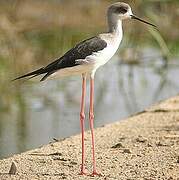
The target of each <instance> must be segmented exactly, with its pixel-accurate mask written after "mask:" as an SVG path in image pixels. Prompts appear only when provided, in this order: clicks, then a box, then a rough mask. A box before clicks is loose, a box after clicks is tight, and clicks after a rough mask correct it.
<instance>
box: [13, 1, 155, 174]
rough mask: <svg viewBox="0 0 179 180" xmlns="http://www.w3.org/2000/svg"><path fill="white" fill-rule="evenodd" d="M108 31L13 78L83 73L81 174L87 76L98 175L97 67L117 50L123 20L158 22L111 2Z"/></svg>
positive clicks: (93, 156) (93, 151) (82, 171)
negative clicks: (95, 98) (148, 19)
mask: <svg viewBox="0 0 179 180" xmlns="http://www.w3.org/2000/svg"><path fill="white" fill-rule="evenodd" d="M107 18H108V26H109V31H108V32H107V33H102V34H99V35H98V36H95V37H92V38H90V39H87V40H84V41H82V42H80V43H79V44H77V45H76V46H75V47H74V48H72V49H71V50H69V51H68V52H67V53H66V54H64V55H63V56H62V57H60V58H58V59H56V60H55V61H54V62H52V63H50V64H49V65H47V66H44V67H42V68H40V69H38V70H36V71H33V72H30V73H28V74H25V75H23V76H20V77H18V78H16V79H14V80H18V79H22V78H26V77H30V78H34V77H36V76H39V75H44V76H43V78H42V79H41V81H44V80H46V79H47V78H53V77H63V76H71V75H82V80H83V82H82V98H81V112H80V124H81V131H82V164H81V172H80V174H85V166H84V162H85V161H84V160H85V150H84V120H85V112H84V107H85V95H86V78H87V75H89V76H90V109H89V121H90V129H91V135H92V159H93V173H92V175H98V173H97V171H96V160H95V143H94V132H93V129H94V126H93V122H94V105H93V104H94V76H95V73H96V70H97V69H98V68H99V67H100V66H102V65H104V64H105V63H107V62H108V61H109V60H110V59H111V58H112V56H113V55H114V54H115V53H116V51H117V49H118V47H119V45H120V43H121V40H122V37H123V30H122V21H123V20H125V19H136V20H139V21H141V22H144V23H146V24H149V25H151V26H154V27H156V26H155V25H153V24H151V23H149V22H147V21H144V20H142V19H140V18H138V17H136V16H135V15H133V13H132V10H131V7H130V6H129V5H128V4H126V3H121V2H118V3H115V4H112V5H111V6H110V7H109V8H108V11H107Z"/></svg>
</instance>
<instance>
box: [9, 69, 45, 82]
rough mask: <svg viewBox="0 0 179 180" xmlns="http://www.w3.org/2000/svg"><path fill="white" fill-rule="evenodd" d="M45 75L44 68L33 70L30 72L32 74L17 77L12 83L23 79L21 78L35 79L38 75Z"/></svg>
mask: <svg viewBox="0 0 179 180" xmlns="http://www.w3.org/2000/svg"><path fill="white" fill-rule="evenodd" d="M45 73H46V72H45V70H44V68H40V69H37V70H35V71H32V72H30V73H28V74H25V75H23V76H19V77H17V78H15V79H13V80H12V81H16V80H19V79H23V78H26V77H29V79H31V78H34V77H36V76H39V75H41V74H45Z"/></svg>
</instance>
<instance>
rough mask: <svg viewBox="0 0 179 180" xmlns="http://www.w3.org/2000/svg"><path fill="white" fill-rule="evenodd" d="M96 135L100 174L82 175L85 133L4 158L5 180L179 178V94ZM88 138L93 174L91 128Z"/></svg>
mask: <svg viewBox="0 0 179 180" xmlns="http://www.w3.org/2000/svg"><path fill="white" fill-rule="evenodd" d="M95 135H96V156H97V169H98V171H99V172H100V173H101V176H100V177H98V176H97V177H91V176H80V175H78V173H79V165H80V162H81V144H80V143H81V142H80V138H81V136H80V135H77V136H73V137H70V138H66V139H64V140H61V141H58V142H52V143H50V144H48V145H45V146H43V147H41V148H38V149H35V150H31V151H28V152H25V153H22V154H19V155H14V156H13V157H10V158H7V159H3V160H0V179H1V180H5V179H106V180H108V179H111V180H112V179H118V180H122V179H128V180H130V179H131V180H132V179H134V180H135V179H145V180H152V179H168V180H172V179H179V96H177V97H174V98H171V99H169V100H166V101H164V102H161V103H159V104H157V105H155V106H153V107H151V108H149V109H147V110H146V111H144V112H141V113H139V114H137V115H134V116H133V117H130V118H128V119H125V120H121V121H119V122H117V123H114V124H110V125H106V126H105V127H102V128H98V129H96V130H95ZM85 138H86V139H85V144H86V152H87V153H86V165H87V166H86V168H87V170H88V174H90V172H91V170H92V166H91V165H92V163H91V148H90V145H91V136H90V133H89V132H86V134H85ZM12 162H14V165H13V167H12V168H11V171H10V167H11V165H12ZM9 171H10V174H9ZM13 174H15V175H13Z"/></svg>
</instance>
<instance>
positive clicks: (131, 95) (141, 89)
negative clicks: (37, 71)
mask: <svg viewBox="0 0 179 180" xmlns="http://www.w3.org/2000/svg"><path fill="white" fill-rule="evenodd" d="M150 51H151V50H149V51H147V52H148V53H147V52H144V54H145V55H149V54H150ZM153 54H155V53H153ZM178 66H179V64H177V61H175V60H173V61H171V62H169V64H168V65H166V63H164V61H163V60H162V58H161V57H160V56H159V54H157V55H155V57H154V58H152V57H149V58H144V57H143V58H142V59H141V61H139V62H138V63H137V64H126V63H123V62H122V61H121V59H120V57H117V56H115V57H114V58H113V61H112V62H111V63H108V64H106V65H105V66H104V67H102V68H101V69H100V70H98V72H97V75H96V80H95V127H100V126H103V125H105V124H107V123H112V122H115V121H119V120H121V119H123V118H126V117H128V116H130V115H132V114H134V113H137V112H139V111H142V110H144V109H145V108H147V107H148V106H150V105H151V104H153V103H156V102H158V101H160V100H162V99H165V98H168V97H170V96H174V95H176V94H177V93H178V91H179V78H177V77H179V69H178ZM18 92H19V93H18V97H17V99H18V100H17V101H15V102H14V101H12V107H13V108H12V110H11V111H10V112H8V113H6V112H1V113H0V117H1V121H0V147H1V148H0V158H4V157H8V156H10V155H12V154H14V153H19V152H23V151H25V150H28V149H33V148H36V147H39V146H40V145H43V144H47V143H49V142H50V141H52V139H53V138H63V137H68V136H71V135H74V134H77V133H79V132H80V124H79V108H80V96H81V79H80V77H72V78H68V79H61V80H55V81H47V82H44V83H39V82H33V83H31V82H30V83H28V82H26V83H23V84H22V85H21V86H20V88H19V90H18ZM87 93H88V94H89V84H88V92H87ZM88 99H89V95H88V97H87V105H86V113H87V112H88V109H87V107H88V106H89V100H88ZM85 123H86V128H88V119H86V121H85Z"/></svg>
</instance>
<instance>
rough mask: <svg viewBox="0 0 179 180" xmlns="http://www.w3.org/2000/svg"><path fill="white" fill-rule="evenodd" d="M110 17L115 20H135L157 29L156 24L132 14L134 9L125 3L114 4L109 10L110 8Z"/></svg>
mask: <svg viewBox="0 0 179 180" xmlns="http://www.w3.org/2000/svg"><path fill="white" fill-rule="evenodd" d="M108 17H111V18H112V19H113V20H114V19H115V20H125V19H135V20H138V21H141V22H143V23H146V24H148V25H151V26H153V27H156V26H155V25H154V24H151V23H149V22H147V21H145V20H143V19H141V18H139V17H137V16H135V15H134V14H133V13H132V9H131V7H130V6H129V5H128V4H126V3H123V2H117V3H114V4H112V5H111V6H110V7H109V8H108Z"/></svg>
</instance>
